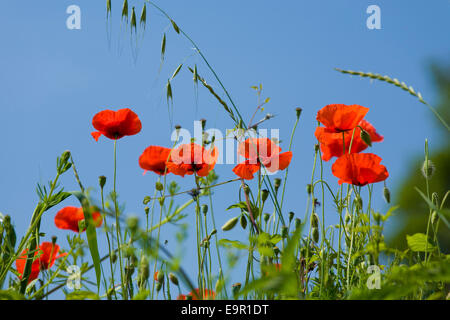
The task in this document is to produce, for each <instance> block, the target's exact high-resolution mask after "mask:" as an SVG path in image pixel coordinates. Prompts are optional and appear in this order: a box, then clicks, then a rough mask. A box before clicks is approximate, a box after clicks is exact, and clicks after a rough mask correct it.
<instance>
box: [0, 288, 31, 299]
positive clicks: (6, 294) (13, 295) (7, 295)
mask: <svg viewBox="0 0 450 320" xmlns="http://www.w3.org/2000/svg"><path fill="white" fill-rule="evenodd" d="M0 300H25V297H24V296H22V295H21V294H20V293H19V292H17V291H14V290H11V289H9V290H0Z"/></svg>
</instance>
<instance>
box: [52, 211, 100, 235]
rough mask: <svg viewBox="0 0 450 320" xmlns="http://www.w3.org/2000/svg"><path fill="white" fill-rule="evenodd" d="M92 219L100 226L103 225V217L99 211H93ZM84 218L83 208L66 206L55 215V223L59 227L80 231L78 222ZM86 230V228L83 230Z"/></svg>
mask: <svg viewBox="0 0 450 320" xmlns="http://www.w3.org/2000/svg"><path fill="white" fill-rule="evenodd" d="M92 219H93V220H94V224H95V226H96V227H97V228H98V227H100V226H101V225H102V223H103V219H102V216H101V214H100V213H99V212H92ZM81 220H84V212H83V208H79V207H65V208H62V209H61V210H59V211H58V213H57V214H56V216H55V225H56V227H57V228H59V229H66V230H72V231H75V232H79V229H78V223H79V222H80V221H81ZM82 231H84V230H82Z"/></svg>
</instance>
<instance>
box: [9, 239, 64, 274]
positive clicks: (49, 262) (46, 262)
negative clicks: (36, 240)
mask: <svg viewBox="0 0 450 320" xmlns="http://www.w3.org/2000/svg"><path fill="white" fill-rule="evenodd" d="M27 252H28V249H26V250H24V251H22V254H21V256H20V257H19V258H17V260H16V268H17V272H18V273H20V278H21V279H22V275H23V272H24V270H25V264H26V262H27ZM58 252H59V246H58V245H57V244H53V243H51V242H42V243H41V245H40V246H39V250H36V252H35V253H34V257H35V260H34V261H33V263H32V264H31V273H30V276H29V277H28V283H30V282H31V281H33V280H35V279H37V277H38V276H39V272H40V271H41V270H47V269H49V268H51V267H52V266H53V264H54V263H55V260H56V259H59V258H61V257H64V256H66V255H67V253H63V254H60V255H58Z"/></svg>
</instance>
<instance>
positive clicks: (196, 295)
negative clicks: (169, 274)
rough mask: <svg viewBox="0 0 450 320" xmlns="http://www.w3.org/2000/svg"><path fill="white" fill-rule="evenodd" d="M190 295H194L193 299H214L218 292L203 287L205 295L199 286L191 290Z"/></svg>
mask: <svg viewBox="0 0 450 320" xmlns="http://www.w3.org/2000/svg"><path fill="white" fill-rule="evenodd" d="M188 295H189V296H191V297H192V300H214V299H215V298H216V293H215V292H214V291H212V290H209V289H203V297H202V296H201V292H200V289H198V288H197V289H195V290H194V291H191V292H189V294H188Z"/></svg>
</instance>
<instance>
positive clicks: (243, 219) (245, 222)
mask: <svg viewBox="0 0 450 320" xmlns="http://www.w3.org/2000/svg"><path fill="white" fill-rule="evenodd" d="M240 222H241V227H242V229H245V228H247V219H246V218H245V216H244V215H242V216H241V219H240Z"/></svg>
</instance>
